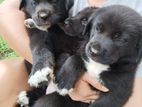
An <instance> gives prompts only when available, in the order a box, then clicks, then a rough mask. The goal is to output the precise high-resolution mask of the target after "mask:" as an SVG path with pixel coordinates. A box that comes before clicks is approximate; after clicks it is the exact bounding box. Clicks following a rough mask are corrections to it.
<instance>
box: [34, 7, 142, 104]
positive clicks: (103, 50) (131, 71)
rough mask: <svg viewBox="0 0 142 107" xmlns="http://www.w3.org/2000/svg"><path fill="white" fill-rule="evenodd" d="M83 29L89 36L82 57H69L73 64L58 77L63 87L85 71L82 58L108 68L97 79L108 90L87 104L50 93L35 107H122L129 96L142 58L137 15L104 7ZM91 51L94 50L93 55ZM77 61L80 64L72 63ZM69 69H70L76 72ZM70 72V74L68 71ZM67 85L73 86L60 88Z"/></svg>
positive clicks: (140, 22) (141, 28)
mask: <svg viewBox="0 0 142 107" xmlns="http://www.w3.org/2000/svg"><path fill="white" fill-rule="evenodd" d="M82 12H84V11H82ZM77 16H78V15H77ZM77 16H75V18H76V17H77ZM130 16H131V17H130ZM81 18H82V17H81ZM71 21H74V20H71ZM74 26H76V24H75V25H73V24H72V25H71V26H70V27H71V29H72V28H73V27H74ZM68 27H69V26H68ZM88 28H90V29H88ZM86 29H88V30H90V31H87V30H86V31H87V32H89V33H90V39H89V41H88V43H87V45H86V49H85V50H86V51H85V50H84V51H85V52H84V53H85V54H84V56H81V57H80V56H78V57H74V56H73V59H72V60H73V63H72V61H71V63H70V64H68V65H67V69H66V70H64V71H63V72H62V74H60V75H61V78H62V79H61V78H60V79H61V81H62V83H63V84H64V82H66V81H67V82H69V81H68V80H70V78H72V75H71V74H73V76H74V77H78V76H77V75H79V73H78V72H79V71H82V70H84V68H85V69H87V66H85V64H83V65H84V66H82V64H81V65H80V62H81V63H83V61H81V60H82V59H84V60H85V62H87V61H89V59H92V60H93V61H95V62H97V63H100V64H103V65H109V69H107V71H103V72H102V73H101V74H100V78H99V79H100V80H101V81H102V83H104V85H105V86H106V87H108V88H109V90H110V91H109V92H107V93H103V92H100V97H99V98H98V99H97V100H95V102H93V103H92V104H89V105H87V104H86V105H85V104H83V103H81V102H74V101H72V100H71V99H69V98H68V96H65V97H62V96H59V95H58V94H57V93H53V94H50V95H47V96H44V97H43V98H42V99H43V100H38V101H37V103H36V104H35V107H37V106H36V105H38V104H42V107H88V106H89V107H123V105H124V104H125V103H126V102H127V101H128V99H129V97H130V96H131V94H132V89H133V83H134V77H135V72H136V69H137V66H138V64H139V61H140V59H141V57H142V53H141V51H142V42H141V40H142V34H141V32H142V18H141V16H140V15H139V14H138V13H137V12H135V11H134V10H132V9H130V8H128V7H124V6H120V5H114V6H108V7H104V8H101V9H98V10H96V11H95V13H94V14H92V15H91V17H90V18H89V22H88V25H87V26H86ZM72 31H73V30H72ZM69 34H71V32H69ZM73 34H74V32H72V34H71V36H73ZM74 36H77V35H74ZM78 36H81V35H78ZM82 36H83V35H82ZM92 49H95V50H97V53H96V52H94V51H93V50H92ZM81 58H82V59H81ZM78 59H79V60H80V61H79V62H76V61H78ZM68 63H69V61H68ZM71 65H73V66H71ZM81 66H82V67H81ZM71 67H74V68H75V69H76V71H74V70H75V69H73V68H71ZM70 69H72V70H73V71H70ZM87 70H88V69H87ZM68 71H69V72H68ZM65 73H66V74H65ZM57 77H58V76H57ZM72 79H74V78H72ZM63 84H62V85H63ZM67 84H69V85H70V86H71V85H73V84H72V82H71V83H66V84H64V85H67ZM62 87H64V86H62ZM42 101H45V102H46V103H45V102H42ZM55 102H56V103H55Z"/></svg>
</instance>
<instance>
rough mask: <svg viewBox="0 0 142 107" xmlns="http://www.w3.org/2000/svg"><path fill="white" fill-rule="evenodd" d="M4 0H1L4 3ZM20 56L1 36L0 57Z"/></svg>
mask: <svg viewBox="0 0 142 107" xmlns="http://www.w3.org/2000/svg"><path fill="white" fill-rule="evenodd" d="M2 1H3V0H0V3H2ZM15 56H18V55H17V54H16V53H15V52H14V51H13V50H12V49H11V48H9V46H8V44H7V43H6V42H5V41H4V39H2V37H1V36H0V59H4V58H9V57H15Z"/></svg>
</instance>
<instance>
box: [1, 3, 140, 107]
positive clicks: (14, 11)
mask: <svg viewBox="0 0 142 107" xmlns="http://www.w3.org/2000/svg"><path fill="white" fill-rule="evenodd" d="M97 1H99V0H96V1H95V0H89V4H90V5H95V6H98V7H99V6H101V4H102V3H103V1H104V0H102V2H100V1H101V0H100V1H99V2H97ZM18 5H19V0H5V1H4V2H3V3H2V4H1V6H0V23H1V24H0V33H1V34H2V35H3V38H5V40H6V41H7V42H8V44H9V45H10V46H11V47H12V48H13V49H14V50H16V51H17V52H18V53H19V55H20V56H22V57H24V58H25V59H26V60H28V61H29V62H31V63H32V55H31V51H30V48H29V38H28V36H27V32H26V30H25V27H24V24H23V22H24V19H25V16H24V13H23V12H22V11H19V10H18ZM19 44H20V45H19ZM16 61H17V67H18V68H19V69H18V70H15V69H16V68H17V67H15V66H14V65H13V64H14V63H15V60H13V61H11V63H12V64H11V63H9V60H7V61H6V62H5V61H2V62H1V63H0V65H1V66H3V65H4V67H5V68H6V67H7V68H8V69H7V70H5V71H4V70H3V69H1V68H2V67H0V69H1V70H0V71H3V72H0V75H1V73H3V75H4V74H5V75H4V76H5V77H6V79H5V81H2V83H1V82H0V86H2V85H1V84H10V85H9V87H8V88H7V87H5V86H4V87H3V88H0V92H3V93H2V94H3V96H9V92H13V94H14V96H11V97H12V98H13V99H15V100H11V99H9V101H7V98H6V97H5V98H4V97H3V100H1V99H0V102H1V101H5V102H3V103H0V107H1V106H2V105H1V104H8V102H11V104H12V101H13V103H14V101H16V98H15V97H16V96H17V95H18V93H16V92H17V91H16V90H18V92H20V91H21V89H22V90H25V88H29V87H28V84H26V83H27V79H28V75H27V74H26V72H25V71H26V70H25V69H24V67H22V66H24V64H23V63H22V61H21V59H19V60H18V59H16ZM18 62H19V63H20V64H21V66H19V65H18ZM5 65H7V66H5ZM8 65H11V66H8ZM10 71H12V72H13V74H16V73H18V76H19V78H18V76H17V77H15V78H17V81H18V79H20V77H21V78H22V77H23V75H22V74H21V75H20V73H21V72H22V73H24V75H25V78H23V79H22V80H23V81H19V82H21V83H22V82H24V84H25V87H21V85H19V84H17V81H15V82H14V81H13V83H12V84H11V83H9V79H11V81H12V80H13V79H14V78H13V75H11V74H10ZM15 71H17V72H15ZM18 71H19V72H18ZM9 75H10V76H9ZM0 79H1V80H2V79H3V78H2V76H1V77H0ZM140 83H142V78H136V83H135V86H134V95H133V97H132V98H131V99H132V100H130V102H129V103H128V104H127V105H129V106H126V107H134V106H131V105H132V104H131V103H132V102H137V103H135V104H136V105H135V106H136V107H140V105H137V104H138V102H140V101H139V99H142V95H141V94H140V92H141V91H140V90H139V89H141V90H142V85H140ZM88 84H91V85H92V86H94V87H96V88H98V89H100V90H102V91H108V90H107V89H106V88H105V87H103V86H102V85H101V84H100V83H99V82H97V81H96V80H93V79H91V77H90V76H88V74H87V73H86V74H84V75H83V76H82V77H81V78H80V80H79V81H78V82H77V83H76V86H75V89H74V91H73V92H72V93H70V97H71V98H72V99H73V100H77V101H83V102H87V103H88V102H90V101H91V100H95V99H96V98H97V97H98V93H96V92H94V91H92V90H91V89H90V88H89V86H88ZM82 87H84V88H82ZM15 88H16V89H15ZM4 89H7V90H5V91H4ZM135 91H136V92H135ZM14 92H15V93H14ZM84 92H86V93H84ZM138 92H139V94H135V93H138ZM0 95H1V93H0ZM136 95H137V96H136ZM138 98H139V99H138ZM141 101H142V100H141ZM12 106H13V105H12ZM2 107H6V106H2ZM8 107H10V106H8Z"/></svg>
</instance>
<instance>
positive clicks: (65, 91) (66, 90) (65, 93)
mask: <svg viewBox="0 0 142 107" xmlns="http://www.w3.org/2000/svg"><path fill="white" fill-rule="evenodd" d="M56 91H57V92H58V93H59V94H60V95H62V96H65V95H68V94H69V92H71V91H73V89H70V90H68V89H66V88H63V89H59V88H57V90H56Z"/></svg>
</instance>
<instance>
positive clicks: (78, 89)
mask: <svg viewBox="0 0 142 107" xmlns="http://www.w3.org/2000/svg"><path fill="white" fill-rule="evenodd" d="M89 85H91V86H93V87H94V88H96V89H98V90H100V91H102V92H108V91H109V89H108V88H106V87H105V86H103V85H102V84H101V83H99V82H98V81H97V80H94V79H93V78H92V77H91V76H89V74H88V73H87V72H86V73H85V74H83V75H82V76H81V78H80V79H79V80H78V81H77V83H76V84H75V88H74V89H73V91H71V92H70V93H69V96H70V97H71V99H72V100H75V101H81V102H85V103H90V102H92V101H95V100H96V99H97V98H98V97H99V92H98V91H94V90H91V88H90V86H89Z"/></svg>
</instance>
